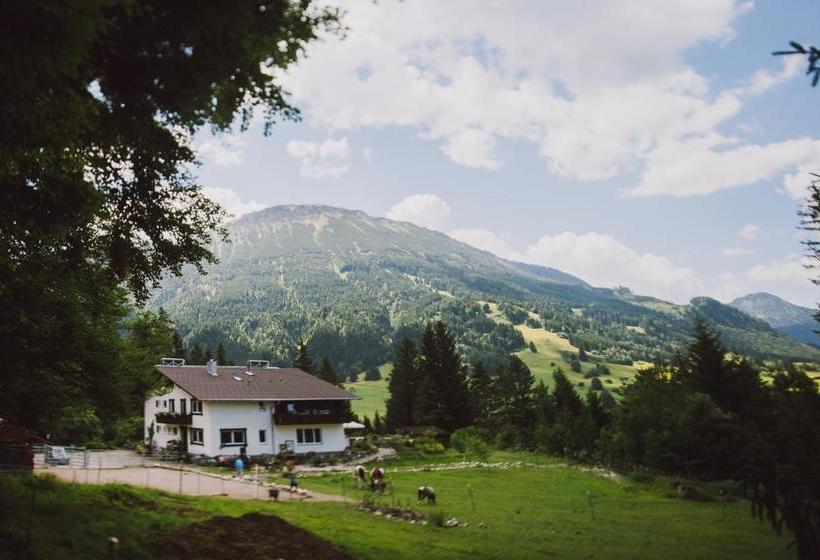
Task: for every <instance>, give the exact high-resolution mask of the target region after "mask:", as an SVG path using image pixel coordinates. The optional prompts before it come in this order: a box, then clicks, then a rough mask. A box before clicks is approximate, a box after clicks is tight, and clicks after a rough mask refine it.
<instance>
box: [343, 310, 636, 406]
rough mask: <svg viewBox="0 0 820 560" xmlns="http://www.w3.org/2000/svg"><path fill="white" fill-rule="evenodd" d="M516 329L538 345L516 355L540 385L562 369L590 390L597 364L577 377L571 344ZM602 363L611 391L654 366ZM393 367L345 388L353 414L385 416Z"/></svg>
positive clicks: (584, 365) (585, 365) (496, 316)
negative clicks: (353, 398)
mask: <svg viewBox="0 0 820 560" xmlns="http://www.w3.org/2000/svg"><path fill="white" fill-rule="evenodd" d="M478 303H479V304H481V305H484V304H485V303H487V304H488V305H489V307H490V313H489V317H490V318H492V319H493V320H495V321H498V322H500V323H509V321H508V320H507V318H506V317H504V315H503V314H501V312H500V311H498V304H496V303H490V302H484V301H479V302H478ZM531 315H532V316H533V318H536V319H537V318H538V317H537V316H536V315H534V314H531ZM514 327H515V329H516V330H518V331H519V332H520V333H521V334H522V335H523V337H524V341H525V342H526V344H527V346H529V344H530V342H532V343H533V344H534V345H535V349H536V352H533V351H531V350H530V349H529V348H525V349H524V350H520V351H518V352H516V354H515V355H516V356H518V357H519V358H521V360H522V361H523V362H524V363H525V364H527V367H529V368H530V371H532V374H533V376H534V377H535V379H536V380H537V381H538V380H540V381H543V382H544V383H545V384H546V385H547V386H548V387H549V388H550V389H552V385H553V380H552V372H553V370H554V369H555V368H556V367H560V368H561V369H562V370H563V371H564V373H565V374H566V375H567V377H568V378H569V380H570V381H572V383H573V384H574V385H576V387H578V388H579V390H581V392H582V393H583V392H585V389H584V388H585V387H588V386H589V379H584V373H586V372H588V371H589V370H591V369H593V368H594V367H595V365H596V364H595V362H592V361H587V362H581V372H580V373H576V372H574V371H572V369H570V364H569V362H568V361H566V360H565V359H564V358H563V356H562V354H561V353H562V352H570V353H573V354H578V348H576V347H575V346H573V345H572V344H570V342H569V340H567V339H565V338H562V337H560V336H559V335H558V334H557V333H554V332H551V331H547V330H544V329H534V328H532V327H528V326H527V325H525V324H520V325H514ZM602 363H603V364H604V365H606V366H607V367H608V368H609V371H610V372H611V373H612V375H610V376H605V377H601V382H602V383H603V384H604V387H606V388H607V389H609V390H610V391H611V390H612V389H615V388H617V387H620V386H622V385H623V384H624V380H629V379H632V377H634V376H635V373H636V371H637V368H639V367H649V366H651V364H649V363H646V362H641V363H637V364H635V365H634V366H626V365H623V364H613V363H610V362H602ZM392 367H393V365H392V363H390V362H387V363H386V364H382V365H381V366H379V371H380V372H381V374H382V379H381V380H380V381H365V380H364V372H362V373H360V374H359V377H358V379H357V381H356V382H354V383H347V384H345V389H347V390H348V391H350V392H351V393H353V394H355V395H356V396H358V397H359V400H356V401H353V411H354V412H356V414H358V415H359V416H360V417H362V418H363V417H364V416H368V417H369V418H370V419H371V420H372V419H373V415H374V414H375V412H376V411H377V410H378V411H379V414H380V415H382V416H384V412H385V405H384V401H385V400H386V399H387V397H388V392H387V379H388V378H389V376H390V372H391V370H392ZM579 383H583V386H579V385H578V384H579Z"/></svg>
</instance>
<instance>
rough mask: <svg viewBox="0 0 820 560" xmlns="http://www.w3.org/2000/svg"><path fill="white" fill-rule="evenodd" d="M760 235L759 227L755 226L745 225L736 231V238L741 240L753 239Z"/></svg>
mask: <svg viewBox="0 0 820 560" xmlns="http://www.w3.org/2000/svg"><path fill="white" fill-rule="evenodd" d="M758 233H760V226H759V225H757V224H746V225H745V226H743V227H742V228H740V229H739V230H737V236H738V237H742V238H743V239H754V238H755V237H757V234H758Z"/></svg>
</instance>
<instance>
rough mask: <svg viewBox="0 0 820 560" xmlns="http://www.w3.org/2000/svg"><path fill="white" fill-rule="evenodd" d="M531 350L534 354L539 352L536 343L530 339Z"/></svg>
mask: <svg viewBox="0 0 820 560" xmlns="http://www.w3.org/2000/svg"><path fill="white" fill-rule="evenodd" d="M530 352H532V353H533V354H537V353H538V348H536V347H535V343H534V342H533V341H532V340H530Z"/></svg>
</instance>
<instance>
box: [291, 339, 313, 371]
mask: <svg viewBox="0 0 820 560" xmlns="http://www.w3.org/2000/svg"><path fill="white" fill-rule="evenodd" d="M293 367H295V368H297V369H301V370H302V371H304V372H307V373H315V371H314V370H315V368H316V366H315V365H314V363H313V359H312V358H311V357H310V352H308V345H307V342H305V340H304V339H301V338H300V339H299V343H298V344H297V345H296V357H295V358H293Z"/></svg>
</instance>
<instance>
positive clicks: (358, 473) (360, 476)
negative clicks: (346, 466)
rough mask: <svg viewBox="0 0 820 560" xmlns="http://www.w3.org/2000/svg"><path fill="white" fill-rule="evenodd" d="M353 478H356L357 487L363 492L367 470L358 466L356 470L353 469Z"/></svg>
mask: <svg viewBox="0 0 820 560" xmlns="http://www.w3.org/2000/svg"><path fill="white" fill-rule="evenodd" d="M353 476H355V477H356V485H357V486H358V487H359V489H360V490H361V489H362V488H364V485H365V482H366V480H367V471H366V470H365V468H364V467H363V466H361V465H359V466H357V467H356V468H355V469H353Z"/></svg>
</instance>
